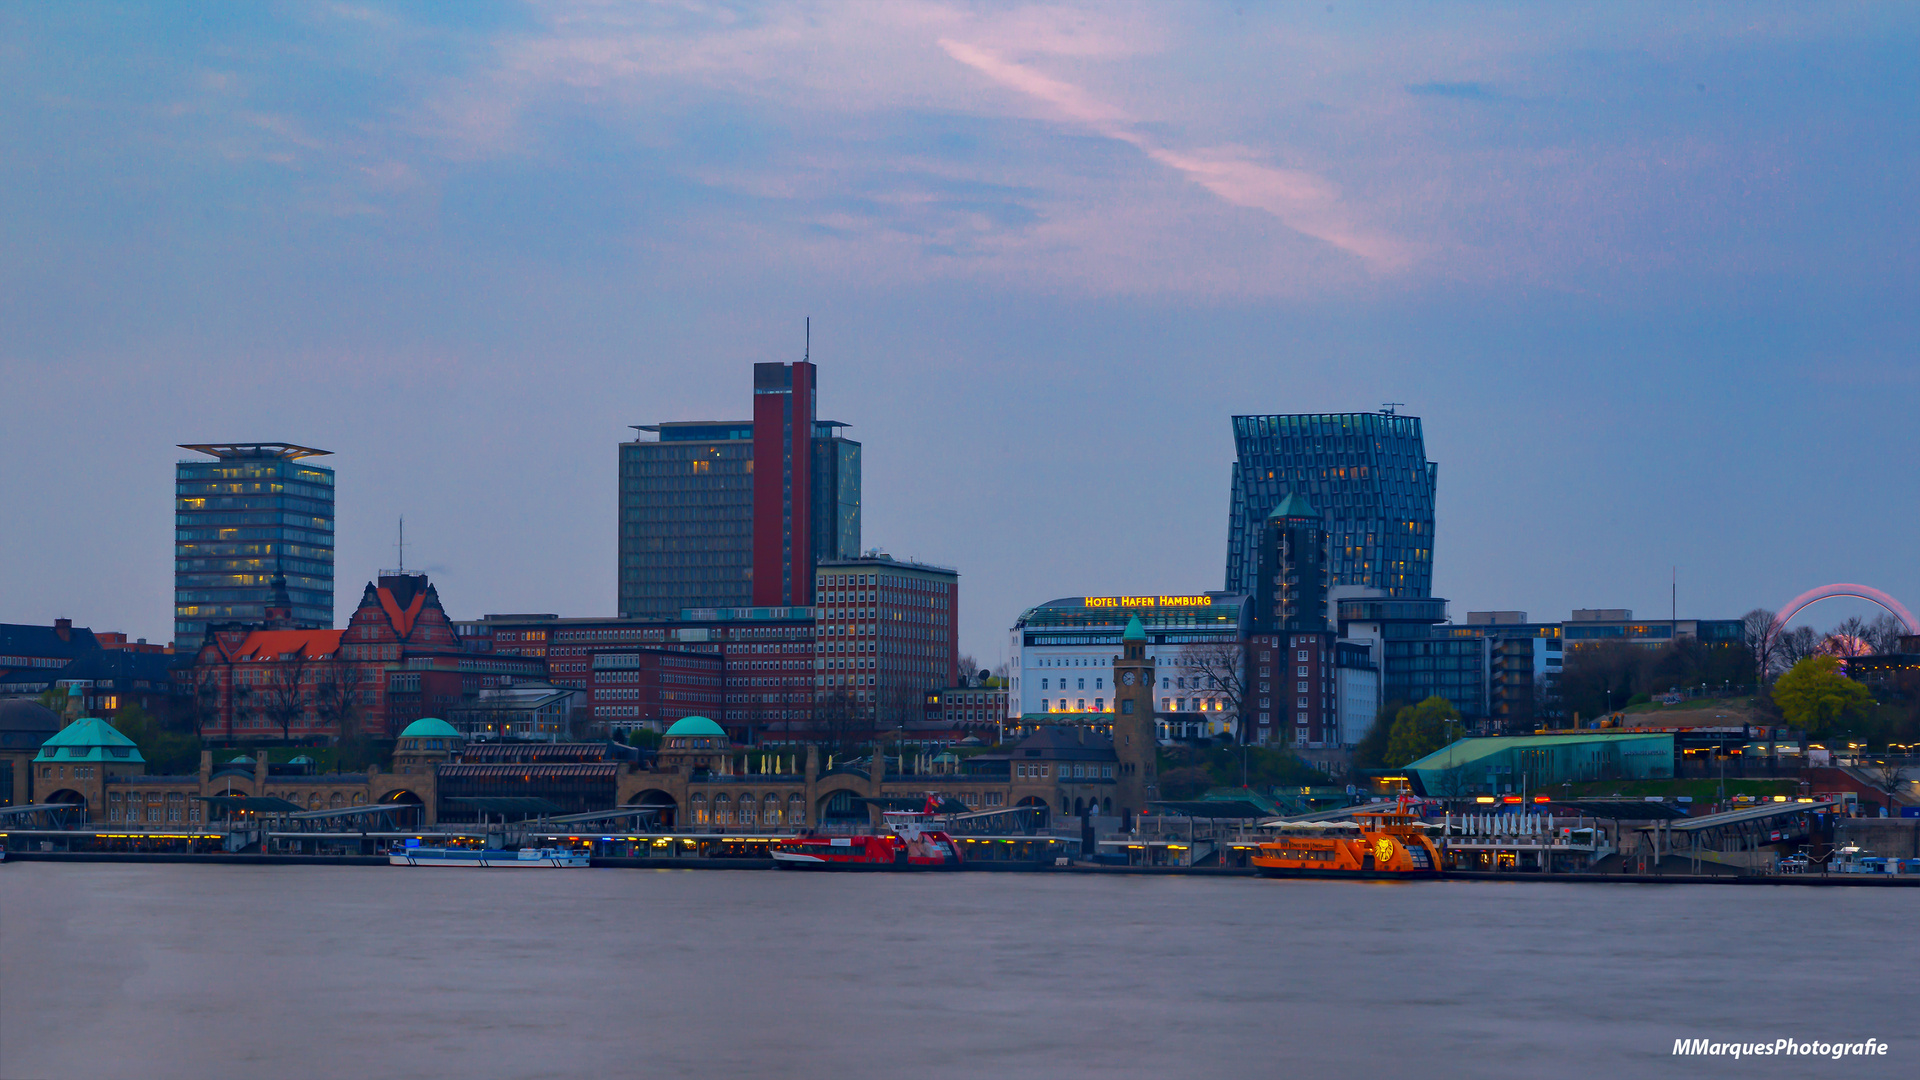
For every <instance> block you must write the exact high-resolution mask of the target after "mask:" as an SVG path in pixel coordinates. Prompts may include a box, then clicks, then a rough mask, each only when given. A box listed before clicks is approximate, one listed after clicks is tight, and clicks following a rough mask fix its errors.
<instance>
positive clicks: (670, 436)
mask: <svg viewBox="0 0 1920 1080" xmlns="http://www.w3.org/2000/svg"><path fill="white" fill-rule="evenodd" d="M816 376H817V369H816V368H815V366H814V365H813V364H811V363H807V362H805V361H802V362H800V363H797V364H755V365H754V373H753V377H754V415H753V419H752V420H737V421H698V422H683V423H664V424H647V425H636V426H635V430H636V431H638V432H640V433H641V434H642V435H651V436H653V438H651V439H644V438H636V439H635V440H634V441H632V442H627V443H622V444H621V446H620V542H619V553H620V554H619V558H620V566H619V612H620V614H621V615H622V616H623V617H629V618H655V619H674V618H677V617H678V616H679V613H680V612H681V611H682V610H683V609H686V608H741V607H806V606H810V605H811V604H812V603H813V597H812V589H813V573H812V568H813V567H814V565H815V564H816V563H818V562H820V561H821V560H825V559H836V558H851V557H853V556H855V555H857V554H858V553H859V551H860V444H859V443H857V442H854V441H852V440H851V439H847V438H845V437H843V436H842V435H841V434H840V432H841V429H843V428H844V427H846V425H845V424H842V423H840V422H839V421H834V420H824V421H823V420H819V419H817V418H816V412H817V410H816Z"/></svg>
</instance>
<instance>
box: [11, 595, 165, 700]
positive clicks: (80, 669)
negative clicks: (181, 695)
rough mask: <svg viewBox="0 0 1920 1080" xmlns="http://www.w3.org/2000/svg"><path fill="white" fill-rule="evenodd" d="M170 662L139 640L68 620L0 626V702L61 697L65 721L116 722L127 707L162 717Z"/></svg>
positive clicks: (162, 651) (157, 649) (159, 649)
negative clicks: (52, 695)
mask: <svg viewBox="0 0 1920 1080" xmlns="http://www.w3.org/2000/svg"><path fill="white" fill-rule="evenodd" d="M174 663H175V657H174V656H172V655H171V654H169V653H168V652H166V651H165V649H164V647H162V646H158V645H148V644H147V643H146V642H145V641H144V640H142V641H139V642H135V643H129V642H127V635H125V634H120V633H112V632H104V631H103V632H100V633H95V632H94V631H92V630H88V629H87V628H86V627H81V626H75V625H73V621H72V620H71V619H55V620H54V623H53V625H52V626H24V625H20V624H0V698H9V697H16V698H32V697H39V696H40V695H42V694H45V693H47V692H48V691H52V690H58V691H60V692H61V694H62V704H63V707H65V708H67V709H68V710H69V711H68V712H67V713H66V718H67V719H74V718H75V717H78V716H82V715H88V716H103V717H108V718H111V717H114V716H117V715H118V714H119V712H120V710H121V709H122V708H123V707H125V706H127V705H138V706H140V707H141V708H143V709H145V710H147V711H148V712H150V713H153V714H155V715H163V714H165V713H166V712H167V710H168V709H169V708H171V706H172V705H173V703H174V702H173V697H174V684H173V672H172V669H173V666H174Z"/></svg>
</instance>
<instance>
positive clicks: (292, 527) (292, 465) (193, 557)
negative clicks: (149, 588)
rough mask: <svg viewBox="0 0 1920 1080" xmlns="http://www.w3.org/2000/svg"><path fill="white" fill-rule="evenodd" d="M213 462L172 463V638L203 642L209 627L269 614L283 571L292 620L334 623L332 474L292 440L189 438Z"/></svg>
mask: <svg viewBox="0 0 1920 1080" xmlns="http://www.w3.org/2000/svg"><path fill="white" fill-rule="evenodd" d="M180 448H181V449H182V450H193V451H197V452H199V453H202V454H205V455H207V456H208V457H210V458H212V459H213V460H211V461H182V462H179V463H178V464H176V465H175V466H174V482H173V487H174V519H173V521H174V532H173V604H174V621H173V636H174V644H175V647H176V648H177V649H178V650H179V651H181V652H187V653H191V652H193V651H195V650H197V649H198V648H199V647H200V642H201V639H202V638H203V637H204V636H205V634H206V630H207V625H208V624H209V623H234V622H242V623H258V622H262V621H264V620H265V618H266V614H267V604H268V602H269V600H271V599H272V593H273V578H274V575H275V574H276V573H280V574H284V575H286V589H287V598H288V599H289V600H290V601H291V602H292V615H291V617H292V621H293V625H294V626H296V627H299V628H302V629H319V628H325V627H329V626H332V625H333V497H334V495H333V493H334V485H333V470H332V469H330V468H327V467H326V466H324V465H315V464H313V463H312V462H310V461H308V460H307V459H309V458H314V457H321V456H324V455H326V454H327V453H328V451H326V450H315V449H313V448H312V447H309V446H295V445H293V444H291V443H193V444H183V445H182V446H181V447H180Z"/></svg>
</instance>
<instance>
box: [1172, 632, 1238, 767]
mask: <svg viewBox="0 0 1920 1080" xmlns="http://www.w3.org/2000/svg"><path fill="white" fill-rule="evenodd" d="M1173 662H1174V666H1175V667H1176V668H1177V669H1179V670H1181V671H1184V672H1186V673H1187V675H1188V677H1189V678H1193V679H1194V680H1195V682H1194V685H1195V686H1198V687H1200V688H1201V689H1202V690H1203V691H1204V692H1205V693H1206V694H1208V695H1209V696H1211V697H1213V698H1215V699H1216V700H1218V701H1219V702H1221V704H1222V705H1224V706H1225V707H1224V708H1223V709H1222V710H1221V711H1222V712H1224V713H1226V714H1227V715H1226V719H1227V724H1228V726H1229V730H1231V731H1233V732H1234V734H1235V738H1236V740H1237V741H1239V742H1245V741H1246V738H1245V733H1244V732H1242V731H1241V724H1240V710H1241V707H1242V706H1243V705H1244V704H1245V703H1246V699H1247V656H1246V652H1245V651H1244V650H1243V649H1242V648H1241V646H1240V643H1239V642H1235V641H1197V642H1194V643H1193V644H1191V645H1188V646H1186V647H1185V648H1183V649H1181V650H1180V652H1179V654H1178V655H1176V656H1175V657H1174V661H1173Z"/></svg>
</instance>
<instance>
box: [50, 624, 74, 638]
mask: <svg viewBox="0 0 1920 1080" xmlns="http://www.w3.org/2000/svg"><path fill="white" fill-rule="evenodd" d="M53 634H54V636H55V637H57V638H59V639H60V640H61V641H72V640H73V620H72V619H55V620H53Z"/></svg>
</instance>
